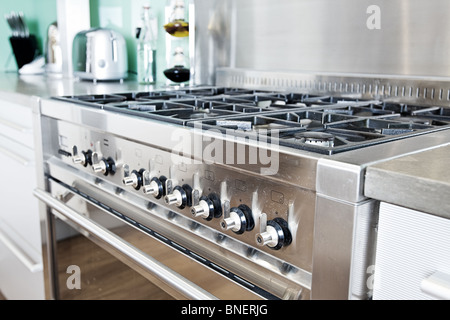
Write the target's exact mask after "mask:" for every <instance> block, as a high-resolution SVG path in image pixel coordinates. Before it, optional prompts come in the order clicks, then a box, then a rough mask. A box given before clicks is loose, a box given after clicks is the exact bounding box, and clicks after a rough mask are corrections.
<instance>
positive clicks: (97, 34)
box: [72, 28, 128, 81]
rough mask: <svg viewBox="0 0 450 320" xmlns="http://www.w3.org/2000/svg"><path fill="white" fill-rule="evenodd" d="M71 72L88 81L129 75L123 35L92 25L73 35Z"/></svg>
mask: <svg viewBox="0 0 450 320" xmlns="http://www.w3.org/2000/svg"><path fill="white" fill-rule="evenodd" d="M72 62H73V73H74V76H75V77H79V78H81V79H87V80H94V81H96V80H123V79H126V78H127V76H128V56H127V47H126V43H125V39H124V37H123V36H122V35H121V34H120V33H118V32H116V31H114V30H110V29H106V28H91V29H89V30H85V31H81V32H78V33H77V34H76V36H75V37H74V40H73V46H72Z"/></svg>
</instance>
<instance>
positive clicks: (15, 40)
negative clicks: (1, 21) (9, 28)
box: [9, 35, 38, 69]
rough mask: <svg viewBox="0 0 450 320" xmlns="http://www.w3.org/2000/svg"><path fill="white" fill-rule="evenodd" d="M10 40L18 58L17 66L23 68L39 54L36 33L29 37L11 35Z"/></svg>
mask: <svg viewBox="0 0 450 320" xmlns="http://www.w3.org/2000/svg"><path fill="white" fill-rule="evenodd" d="M9 42H10V43H11V47H12V50H13V53H14V57H15V58H16V63H17V68H18V69H20V68H22V67H23V66H24V65H25V64H27V63H30V62H31V61H33V60H34V58H35V57H36V56H37V55H38V46H37V40H36V37H35V36H34V35H30V36H28V37H10V38H9Z"/></svg>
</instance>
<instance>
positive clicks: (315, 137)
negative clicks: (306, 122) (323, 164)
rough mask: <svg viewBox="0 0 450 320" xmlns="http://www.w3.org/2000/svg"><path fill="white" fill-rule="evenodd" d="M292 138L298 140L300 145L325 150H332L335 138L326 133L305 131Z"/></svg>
mask: <svg viewBox="0 0 450 320" xmlns="http://www.w3.org/2000/svg"><path fill="white" fill-rule="evenodd" d="M294 138H295V139H299V140H300V142H302V143H306V144H310V145H315V146H320V147H326V148H333V147H334V138H335V137H334V135H332V134H330V133H327V132H318V131H307V132H297V133H295V134H294Z"/></svg>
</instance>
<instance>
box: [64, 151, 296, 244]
mask: <svg viewBox="0 0 450 320" xmlns="http://www.w3.org/2000/svg"><path fill="white" fill-rule="evenodd" d="M72 159H73V162H74V163H76V164H81V165H83V166H84V167H87V166H88V165H90V166H91V167H92V170H93V171H94V172H95V173H102V174H103V175H105V176H108V175H114V174H115V173H116V164H115V162H114V160H113V159H112V158H110V157H109V158H103V157H101V158H100V157H99V156H98V154H96V153H95V152H93V151H91V150H88V151H82V152H81V153H78V152H77V151H76V147H74V153H73V156H72ZM148 177H149V173H148V171H147V170H145V169H140V170H139V171H137V170H133V171H131V173H128V174H127V175H126V176H124V178H123V180H122V182H123V184H124V185H126V186H131V187H133V188H134V189H135V190H140V189H142V190H143V192H144V194H147V195H151V196H153V197H154V198H156V199H161V198H162V197H164V201H165V203H166V204H167V205H174V206H176V207H177V208H179V209H184V208H186V207H190V211H191V214H192V215H193V216H194V217H196V218H203V219H205V220H207V221H211V220H213V219H218V218H221V217H222V216H223V218H222V220H221V222H220V226H221V228H222V229H223V230H231V231H233V232H234V233H236V234H243V233H244V232H247V231H252V230H253V229H254V228H255V221H254V218H253V213H252V210H251V208H249V207H248V206H247V205H245V204H241V205H239V206H237V207H232V208H230V209H229V212H227V213H224V212H223V208H222V202H221V200H220V197H219V196H218V195H217V194H215V193H210V194H209V195H203V196H201V197H200V198H199V199H198V201H196V202H197V203H196V204H195V205H194V203H193V199H192V198H193V197H192V194H193V189H192V188H191V187H190V186H189V185H188V184H184V185H181V186H175V187H173V188H172V190H171V193H170V194H169V193H167V191H166V189H167V188H166V182H167V178H166V177H165V176H160V177H153V178H151V179H149V178H148ZM260 220H261V221H260V232H259V233H257V235H256V243H257V244H258V245H259V246H264V245H267V246H268V247H270V248H272V249H274V250H279V249H281V248H282V247H285V246H287V245H289V244H290V243H291V242H292V236H291V232H290V231H289V227H288V224H287V222H286V221H285V220H284V219H282V218H274V219H273V220H269V221H266V216H265V214H262V215H261V219H260Z"/></svg>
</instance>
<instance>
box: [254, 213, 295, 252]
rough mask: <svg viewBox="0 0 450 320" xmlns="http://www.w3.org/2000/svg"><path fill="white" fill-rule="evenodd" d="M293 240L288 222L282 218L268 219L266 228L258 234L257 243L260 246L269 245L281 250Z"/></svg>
mask: <svg viewBox="0 0 450 320" xmlns="http://www.w3.org/2000/svg"><path fill="white" fill-rule="evenodd" d="M291 242H292V235H291V232H290V231H289V227H288V224H287V222H286V221H285V220H284V219H282V218H275V219H273V220H269V221H267V226H266V230H265V231H264V232H261V233H258V234H257V235H256V243H257V244H258V245H259V246H268V247H269V248H272V249H274V250H279V249H281V248H282V247H285V246H287V245H289V244H291Z"/></svg>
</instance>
